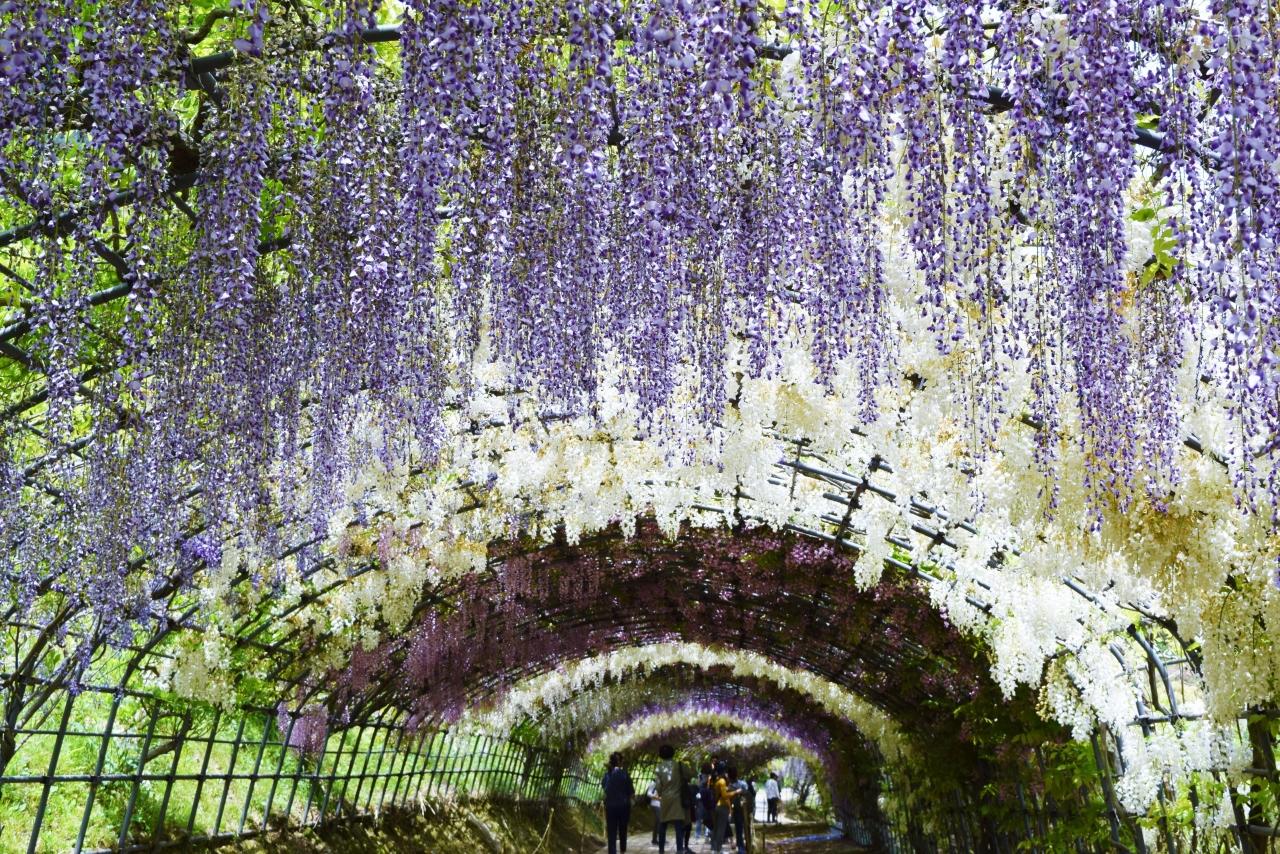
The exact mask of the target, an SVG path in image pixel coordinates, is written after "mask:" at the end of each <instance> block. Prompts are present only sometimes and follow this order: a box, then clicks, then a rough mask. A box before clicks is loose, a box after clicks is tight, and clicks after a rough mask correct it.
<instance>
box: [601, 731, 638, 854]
mask: <svg viewBox="0 0 1280 854" xmlns="http://www.w3.org/2000/svg"><path fill="white" fill-rule="evenodd" d="M600 788H601V789H603V790H604V827H605V832H606V833H608V834H609V854H626V850H627V824H628V823H629V822H630V821H631V802H632V801H633V800H635V796H636V787H635V786H634V785H632V783H631V775H630V774H628V773H627V769H626V768H623V767H622V754H620V753H615V754H613V755H612V756H610V757H609V770H608V771H606V772H605V774H604V779H603V780H601V781H600Z"/></svg>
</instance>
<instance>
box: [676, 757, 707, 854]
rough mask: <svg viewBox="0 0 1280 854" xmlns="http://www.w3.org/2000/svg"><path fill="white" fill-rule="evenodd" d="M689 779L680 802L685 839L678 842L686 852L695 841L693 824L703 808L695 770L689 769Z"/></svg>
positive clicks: (686, 781)
mask: <svg viewBox="0 0 1280 854" xmlns="http://www.w3.org/2000/svg"><path fill="white" fill-rule="evenodd" d="M688 771H689V777H688V779H687V780H685V783H684V791H683V792H682V793H681V794H682V796H683V797H681V799H680V801H681V803H682V804H683V805H684V827H683V830H684V839H683V840H677V842H679V843H680V845H681V847H683V849H684V850H685V851H688V850H689V843H690V841H691V840H692V839H693V824H694V820H695V819H696V818H697V812H698V810H699V809H701V808H702V802H701V799H700V798H699V797H698V778H697V777H695V776H694V775H693V769H692V768H690V769H688Z"/></svg>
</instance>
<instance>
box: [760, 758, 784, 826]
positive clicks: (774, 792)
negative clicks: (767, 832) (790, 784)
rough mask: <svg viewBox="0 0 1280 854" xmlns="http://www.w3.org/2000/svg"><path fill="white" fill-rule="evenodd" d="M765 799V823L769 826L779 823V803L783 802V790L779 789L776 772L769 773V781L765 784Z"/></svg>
mask: <svg viewBox="0 0 1280 854" xmlns="http://www.w3.org/2000/svg"><path fill="white" fill-rule="evenodd" d="M764 798H765V809H766V810H767V812H766V813H765V821H766V822H768V823H769V824H777V823H778V802H779V801H781V800H782V790H781V789H780V788H779V787H778V774H777V772H775V771H770V772H769V779H768V780H766V781H765V784H764Z"/></svg>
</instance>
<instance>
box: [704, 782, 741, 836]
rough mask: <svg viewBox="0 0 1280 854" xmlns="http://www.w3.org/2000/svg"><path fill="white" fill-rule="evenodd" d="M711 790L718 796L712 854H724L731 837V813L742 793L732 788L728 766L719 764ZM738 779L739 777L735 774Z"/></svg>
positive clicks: (712, 834) (712, 833) (736, 788)
mask: <svg viewBox="0 0 1280 854" xmlns="http://www.w3.org/2000/svg"><path fill="white" fill-rule="evenodd" d="M711 777H712V782H711V790H712V791H713V792H714V793H715V796H716V809H715V826H714V828H713V829H712V831H711V852H712V854H724V841H725V837H726V836H728V835H729V811H730V810H731V809H732V808H733V799H734V798H735V797H736V796H737V795H738V793H739V792H740V791H741V790H740V789H739V788H738V787H736V786H732V785H730V783H729V780H728V766H726V765H725V763H723V762H721V763H719V764H718V765H717V766H716V768H715V770H714V771H712V773H711ZM734 777H735V778H736V777H737V775H736V774H735V775H734Z"/></svg>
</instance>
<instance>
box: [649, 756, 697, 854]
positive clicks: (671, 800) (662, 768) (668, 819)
mask: <svg viewBox="0 0 1280 854" xmlns="http://www.w3.org/2000/svg"><path fill="white" fill-rule="evenodd" d="M675 756H676V749H675V748H674V747H672V746H671V745H669V744H664V745H662V747H660V748H658V758H659V760H661V761H659V762H658V768H657V770H656V771H654V778H653V785H654V787H655V789H656V790H657V792H658V798H659V802H660V809H659V814H658V854H664V852H665V851H666V850H667V825H669V824H674V825H675V831H676V852H677V854H685V846H684V842H685V837H684V822H685V816H686V815H687V812H688V809H689V807H690V806H692V804H691V803H688V795H689V780H690V779H691V778H692V777H693V774H692V773H691V772H690V771H689V768H688V767H687V766H686V765H685V764H684V763H683V762H678V761H677V760H676V758H675Z"/></svg>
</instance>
